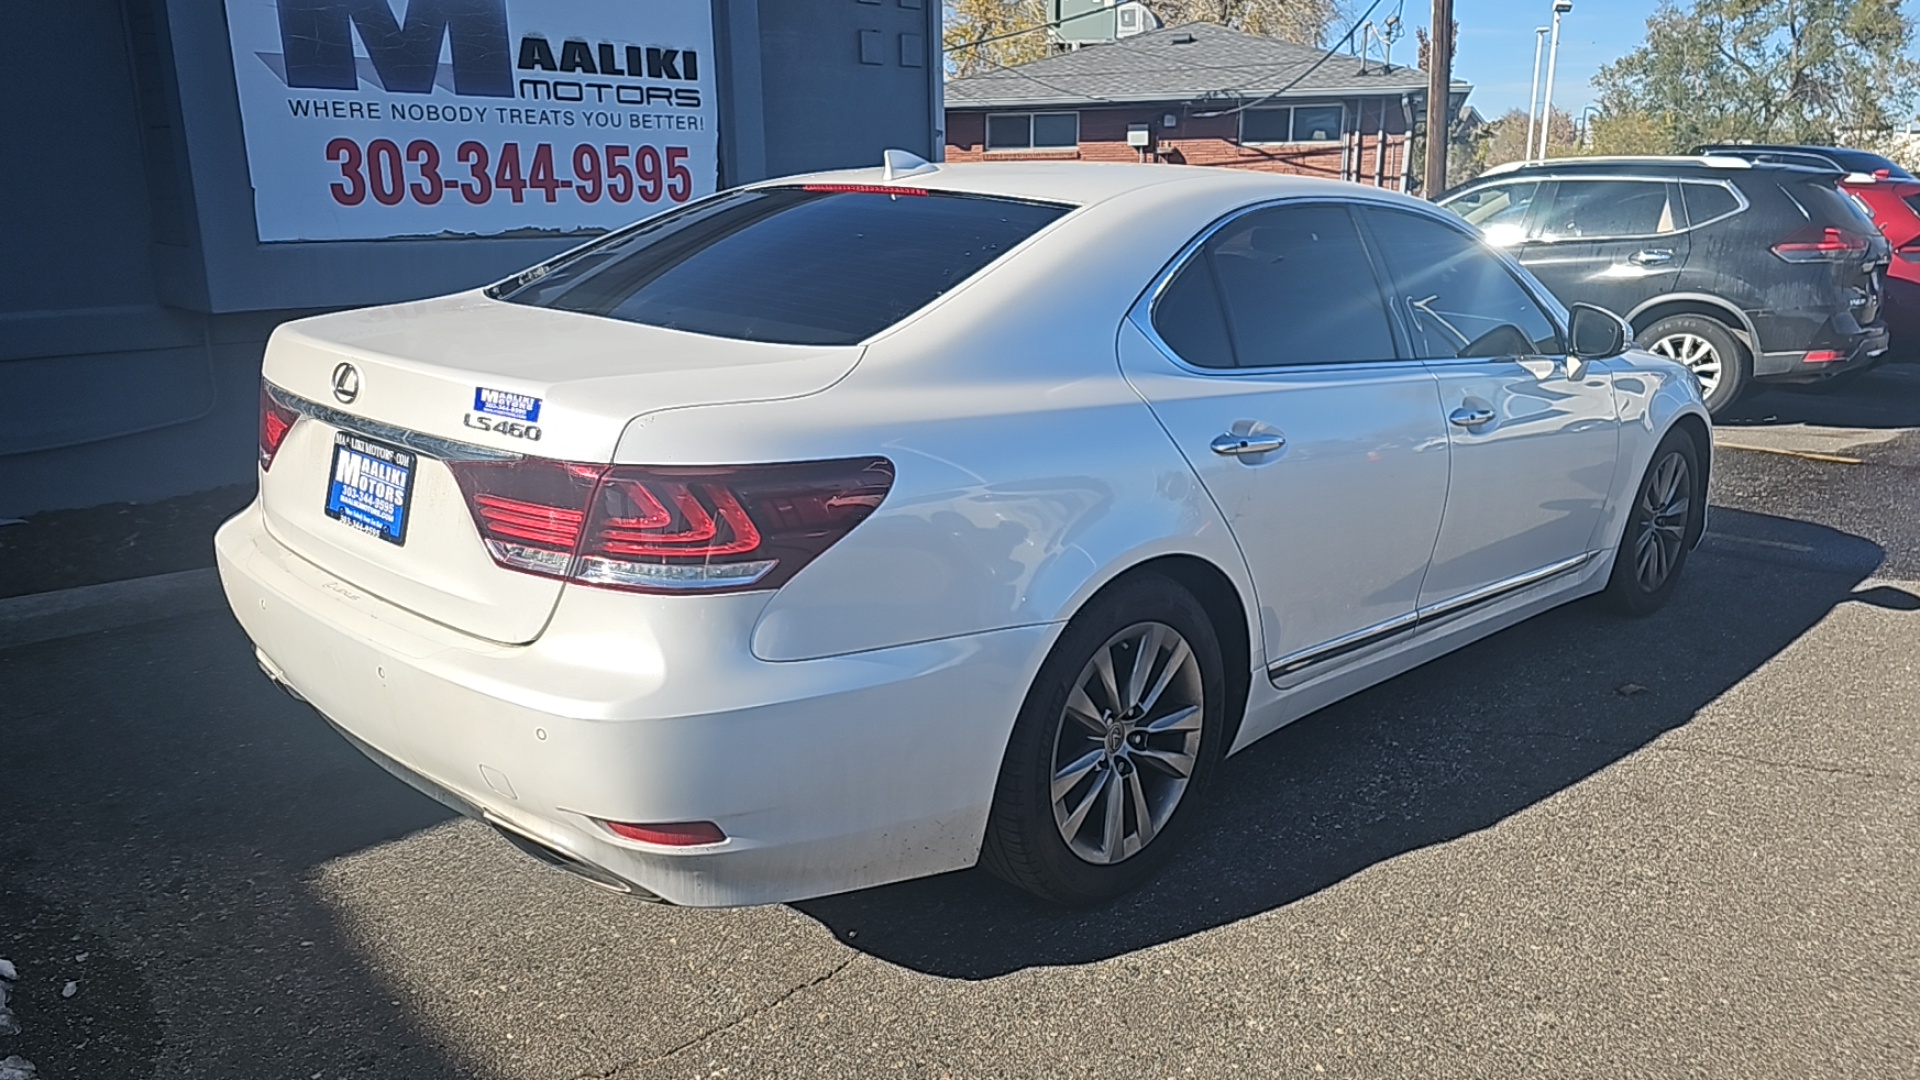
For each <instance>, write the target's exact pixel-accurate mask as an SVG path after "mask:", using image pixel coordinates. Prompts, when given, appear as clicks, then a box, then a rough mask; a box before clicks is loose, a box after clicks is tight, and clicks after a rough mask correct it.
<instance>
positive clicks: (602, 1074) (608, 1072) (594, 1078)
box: [573, 956, 857, 1080]
mask: <svg viewBox="0 0 1920 1080" xmlns="http://www.w3.org/2000/svg"><path fill="white" fill-rule="evenodd" d="M856 959H857V957H853V956H849V957H847V958H846V959H844V960H842V961H840V962H839V963H838V964H835V965H834V966H833V968H832V970H830V971H828V972H826V973H825V974H823V975H818V976H815V977H814V978H812V979H808V980H807V981H806V982H803V983H801V984H799V985H798V986H793V987H790V988H788V989H787V990H786V991H785V992H783V993H782V994H780V996H778V997H776V998H774V999H773V1000H772V1001H769V1002H767V1003H766V1004H765V1005H762V1006H760V1007H759V1008H757V1009H749V1010H748V1011H746V1012H744V1013H742V1014H740V1015H739V1016H736V1017H734V1018H733V1019H731V1020H729V1021H727V1022H726V1023H724V1024H720V1025H717V1026H715V1027H712V1028H708V1029H707V1030H706V1031H703V1032H701V1033H700V1034H698V1035H695V1036H693V1037H692V1038H689V1039H686V1040H685V1041H683V1042H681V1043H679V1044H677V1045H675V1046H674V1047H673V1048H672V1049H670V1050H667V1051H666V1052H665V1053H661V1054H655V1055H653V1056H652V1057H646V1058H630V1059H628V1060H626V1061H622V1062H618V1063H616V1064H613V1065H609V1066H608V1067H606V1068H605V1069H598V1070H595V1071H593V1072H586V1073H580V1074H578V1075H576V1076H575V1077H574V1078H573V1080H613V1078H614V1077H616V1076H618V1075H619V1074H621V1073H623V1072H626V1071H627V1070H628V1069H632V1068H635V1067H639V1066H646V1065H655V1064H658V1063H660V1062H663V1061H671V1060H672V1059H674V1058H676V1057H679V1056H680V1055H681V1054H684V1053H686V1052H687V1051H689V1050H692V1049H694V1048H695V1047H697V1046H699V1045H701V1044H702V1043H705V1042H707V1041H708V1040H710V1039H713V1038H716V1037H718V1036H721V1035H724V1034H726V1033H727V1032H729V1031H732V1030H733V1029H734V1028H737V1027H739V1026H740V1025H742V1024H744V1023H746V1022H747V1021H749V1020H754V1019H757V1018H759V1017H762V1016H765V1015H767V1014H768V1013H771V1012H773V1011H774V1010H775V1009H778V1008H779V1007H780V1006H782V1005H785V1004H786V1003H787V1001H788V1000H789V999H791V998H793V997H794V996H796V995H798V994H801V993H803V992H805V991H808V990H812V989H814V988H815V987H818V986H823V985H825V984H826V983H827V982H829V981H831V980H832V979H833V978H834V977H835V976H837V975H839V974H840V973H841V972H843V971H845V970H847V968H848V967H850V966H852V964H853V962H854V960H856Z"/></svg>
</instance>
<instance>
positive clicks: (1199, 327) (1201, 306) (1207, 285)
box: [1153, 255, 1233, 368]
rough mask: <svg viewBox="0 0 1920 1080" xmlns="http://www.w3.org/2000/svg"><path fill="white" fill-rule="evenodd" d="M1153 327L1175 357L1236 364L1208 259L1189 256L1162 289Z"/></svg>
mask: <svg viewBox="0 0 1920 1080" xmlns="http://www.w3.org/2000/svg"><path fill="white" fill-rule="evenodd" d="M1153 328H1154V330H1156V331H1158V332H1159V334H1160V340H1162V341H1164V342H1166V343H1167V347H1168V348H1170V349H1172V350H1173V351H1174V354H1175V355H1176V356H1178V357H1180V359H1182V360H1185V361H1186V362H1187V363H1189V364H1192V365H1194V366H1195V367H1208V368H1230V367H1232V366H1233V343H1232V342H1231V341H1229V340H1228V339H1227V318H1226V313H1225V312H1224V311H1223V310H1221V307H1220V294H1219V292H1218V291H1217V290H1215V289H1214V287H1213V271H1212V270H1211V269H1209V268H1208V266H1207V260H1206V259H1205V258H1202V257H1200V256H1198V255H1196V256H1195V257H1194V258H1191V259H1188V260H1187V264H1186V265H1185V266H1182V267H1181V268H1180V271H1179V272H1178V273H1176V274H1174V275H1173V279H1172V280H1171V281H1168V282H1167V285H1166V288H1164V289H1162V290H1161V291H1160V297H1159V299H1157V300H1155V301H1154V304H1153Z"/></svg>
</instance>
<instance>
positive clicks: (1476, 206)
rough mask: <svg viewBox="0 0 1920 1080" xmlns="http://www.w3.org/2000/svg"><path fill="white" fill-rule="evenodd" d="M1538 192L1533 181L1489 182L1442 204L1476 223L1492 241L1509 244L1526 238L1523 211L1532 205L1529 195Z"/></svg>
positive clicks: (1531, 196) (1525, 214)
mask: <svg viewBox="0 0 1920 1080" xmlns="http://www.w3.org/2000/svg"><path fill="white" fill-rule="evenodd" d="M1539 191H1540V183H1539V181H1537V180H1522V181H1516V182H1514V183H1511V184H1491V185H1488V186H1487V187H1483V188H1478V189H1476V190H1474V191H1469V192H1467V193H1466V194H1464V195H1461V196H1459V197H1457V198H1454V199H1449V200H1448V201H1447V203H1446V207H1447V209H1449V210H1451V211H1453V212H1454V213H1456V214H1459V215H1460V216H1461V217H1463V218H1465V219H1467V221H1469V222H1471V223H1472V224H1474V225H1478V226H1480V231H1481V232H1483V233H1485V234H1486V236H1487V239H1488V240H1490V241H1492V242H1493V243H1496V244H1512V243H1517V242H1519V241H1520V240H1523V239H1525V238H1526V235H1527V233H1526V229H1527V211H1528V210H1531V209H1532V208H1533V197H1534V196H1535V195H1536V194H1538V193H1539Z"/></svg>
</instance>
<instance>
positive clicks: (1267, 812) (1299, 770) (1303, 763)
mask: <svg viewBox="0 0 1920 1080" xmlns="http://www.w3.org/2000/svg"><path fill="white" fill-rule="evenodd" d="M1712 520H1713V531H1712V533H1711V534H1710V535H1709V538H1708V541H1707V543H1706V544H1705V545H1703V547H1702V548H1701V549H1700V550H1699V551H1698V552H1696V554H1695V558H1694V560H1693V561H1692V562H1691V563H1690V564H1689V566H1688V570H1687V574H1688V577H1687V578H1686V579H1685V580H1684V581H1683V583H1682V586H1681V589H1680V591H1679V593H1678V594H1677V595H1676V597H1675V599H1674V601H1673V602H1672V603H1671V604H1670V605H1669V606H1668V607H1667V608H1666V609H1665V610H1664V611H1662V612H1661V613H1659V614H1657V615H1655V616H1653V617H1651V618H1648V619H1642V620H1635V619H1627V618H1622V617H1618V616H1614V615H1611V614H1608V613H1606V612H1604V611H1602V610H1600V609H1599V608H1597V607H1596V606H1595V605H1593V604H1592V603H1590V602H1581V603H1576V604H1572V605H1569V606H1567V607H1563V608H1560V609H1558V610H1556V611H1553V612H1550V613H1548V614H1546V615H1543V616H1540V617H1538V618H1536V619H1533V620H1530V621H1528V622H1527V623H1525V624H1522V625H1521V626H1518V627H1515V628H1512V629H1509V630H1506V631H1504V632H1502V633H1500V634H1497V635H1495V636H1493V637H1491V638H1488V639H1486V640H1484V641H1481V642H1479V643H1477V644H1475V645H1473V646H1470V647H1469V648H1467V649H1464V650H1462V651H1460V652H1457V653H1454V654H1452V655H1450V656H1447V657H1443V658H1441V659H1439V660H1436V661H1434V662H1433V663H1430V664H1427V665H1425V666H1424V667H1421V668H1419V669H1416V670H1414V671H1412V672H1409V673H1407V674H1405V675H1402V676H1400V677H1399V678H1397V679H1394V680H1392V681H1390V682H1388V683H1385V684H1383V685H1381V686H1379V687H1376V688H1374V689H1372V690H1369V691H1367V692H1365V693H1362V694H1360V695H1357V696H1355V697H1353V698H1349V699H1347V700H1345V701H1342V702H1339V703H1337V704H1335V705H1333V706H1330V707H1328V708H1326V709H1323V710H1321V711H1319V712H1317V713H1314V714H1312V715H1310V716H1308V717H1305V718H1303V719H1302V720H1300V721H1298V722H1297V723H1295V724H1293V725H1290V726H1289V727H1287V728H1285V729H1283V730H1281V731H1280V732H1278V733H1276V734H1274V735H1272V736H1270V737H1269V738H1267V739H1265V740H1263V741H1262V742H1260V743H1258V744H1256V745H1254V746H1253V747H1251V748H1249V749H1248V750H1246V751H1244V752H1243V753H1241V754H1239V755H1237V756H1235V757H1233V758H1230V759H1229V760H1228V761H1227V762H1226V763H1225V767H1224V768H1223V769H1222V770H1221V771H1220V772H1219V773H1218V774H1217V780H1216V784H1215V786H1214V788H1213V790H1212V792H1211V793H1210V798H1209V803H1208V805H1207V806H1206V808H1205V812H1204V814H1203V816H1202V818H1201V819H1200V820H1199V821H1198V822H1197V824H1198V825H1199V826H1200V827H1199V828H1198V829H1196V830H1195V831H1194V833H1193V834H1192V839H1191V841H1190V842H1189V845H1188V847H1187V848H1186V850H1185V851H1183V852H1182V853H1181V854H1180V855H1179V856H1177V857H1176V858H1175V859H1174V861H1173V862H1172V863H1171V864H1170V865H1169V866H1168V868H1167V869H1166V871H1165V872H1164V873H1162V874H1161V875H1160V876H1159V877H1158V878H1156V879H1155V880H1154V881H1153V882H1151V883H1149V884H1148V885H1147V886H1146V887H1144V888H1142V889H1141V890H1139V891H1138V892H1136V893H1134V894H1132V895H1130V896H1127V897H1123V898H1121V899H1120V900H1119V901H1117V902H1115V903H1113V904H1111V905H1109V906H1106V907H1103V908H1098V909H1094V910H1086V911H1066V910H1062V909H1058V908H1052V907H1049V906H1047V905H1044V904H1042V903H1040V902H1038V901H1035V900H1032V899H1031V898H1029V897H1027V896H1026V895H1025V894H1024V893H1020V892H1017V891H1015V890H1014V889H1012V888H1010V887H1008V886H1005V885H1002V884H1001V883H999V882H998V881H996V880H995V879H993V878H992V877H990V876H989V875H987V874H986V873H985V872H984V871H979V870H972V871H963V872H959V873H954V874H947V875H943V876H940V877H937V878H930V879H925V880H920V881H911V882H905V883H901V884H898V885H891V886H885V887H882V888H876V889H869V890H865V891H861V892H857V893H850V894H845V895H841V896H834V897H828V898H824V899H820V900H813V901H807V902H802V903H799V904H796V905H794V906H795V907H796V908H797V909H798V910H800V911H802V912H804V913H806V914H807V915H809V916H811V917H813V918H814V919H817V920H818V921H819V922H821V923H822V924H824V925H825V926H827V927H828V928H829V929H831V930H832V931H833V932H834V934H835V935H836V936H837V937H838V938H839V939H840V940H841V941H843V942H844V943H846V944H847V945H848V946H849V947H851V948H855V949H858V950H860V951H862V952H865V953H868V954H870V955H872V956H875V957H878V958H880V959H882V960H886V961H888V962H891V963H894V964H899V965H901V966H904V967H907V968H910V969H913V970H916V971H921V972H925V973H928V974H932V975H937V976H942V977H948V978H958V979H985V978H992V977H995V976H999V975H1004V974H1008V973H1010V972H1014V971H1017V970H1020V969H1024V968H1030V967H1038V966H1047V965H1070V964H1084V963H1089V962H1093V961H1098V960H1104V959H1107V958H1110V957H1114V956H1119V955H1122V954H1125V953H1129V952H1132V951H1135V950H1139V949H1145V948H1148V947H1150V946H1153V945H1158V944H1161V943H1164V942H1168V941H1172V940H1175V939H1178V938H1182V937H1186V936H1188V935H1191V934H1196V933H1200V932H1202V931H1205V930H1208V929H1211V928H1213V927H1217V926H1221V925H1223V924H1227V923H1230V922H1233V921H1236V920H1239V919H1244V918H1247V917H1249V916H1253V915H1257V914H1259V913H1261V912H1265V911H1269V910H1271V909H1274V908H1278V907H1282V906H1285V905H1287V904H1291V903H1293V902H1294V901H1296V900H1299V899H1301V898H1303V897H1308V896H1311V895H1313V894H1315V893H1317V892H1319V891H1320V890H1322V889H1326V888H1328V887H1329V886H1331V885H1334V884H1335V883H1337V882H1340V881H1342V880H1344V879H1346V878H1348V877H1350V876H1352V875H1354V874H1356V873H1359V872H1360V871H1362V870H1365V869H1366V868H1368V867H1370V866H1373V865H1375V864H1377V863H1380V862H1383V861H1386V860H1389V859H1393V858H1395V857H1397V856H1400V855H1403V854H1406V853H1408V852H1412V851H1416V850H1419V849H1421V848H1424V847H1427V846H1430V845H1434V844H1442V843H1445V842H1447V841H1449V840H1454V839H1456V838H1459V837H1462V836H1466V835H1468V834H1470V833H1473V832H1476V831H1479V830H1482V829H1486V828H1489V827H1491V826H1493V825H1496V824H1497V823H1499V822H1500V821H1502V820H1503V819H1505V818H1507V817H1509V816H1511V815H1513V814H1517V813H1520V812H1523V811H1525V810H1526V809H1527V808H1529V807H1531V806H1533V805H1535V804H1536V803H1539V802H1540V801H1541V800H1543V799H1546V798H1547V797H1549V796H1551V795H1553V794H1554V793H1556V792H1559V791H1561V790H1563V789H1566V788H1568V787H1570V786H1572V785H1574V784H1578V783H1579V782H1580V781H1581V780H1583V779H1584V778H1586V777H1588V776H1591V775H1593V774H1594V773H1596V772H1599V771H1600V770H1602V769H1605V768H1607V767H1608V766H1609V765H1612V764H1613V763H1614V762H1616V761H1619V760H1621V759H1622V758H1625V757H1627V756H1628V755H1630V754H1633V753H1634V752H1635V751H1637V750H1639V749H1640V748H1642V747H1644V746H1646V745H1647V744H1648V743H1650V742H1652V741H1653V740H1655V739H1657V738H1659V737H1660V736H1661V735H1662V734H1664V733H1665V732H1668V731H1671V730H1673V729H1675V728H1678V727H1681V726H1682V725H1684V724H1686V723H1687V722H1688V721H1689V720H1690V719H1691V718H1692V717H1693V716H1694V714H1695V713H1696V712H1697V711H1698V710H1700V709H1701V708H1702V707H1703V706H1704V705H1706V704H1707V703H1708V702H1710V701H1712V700H1714V699H1715V698H1717V697H1719V696H1720V695H1721V694H1723V693H1725V692H1726V691H1727V690H1728V689H1730V688H1731V687H1733V686H1735V685H1736V684H1738V683H1739V682H1740V681H1741V680H1742V679H1744V678H1745V677H1746V676H1747V675H1748V674H1749V673H1751V672H1753V671H1754V670H1755V669H1756V668H1758V667H1759V666H1760V665H1762V664H1764V663H1765V662H1766V661H1767V660H1768V659H1769V658H1771V657H1772V656H1774V655H1775V654H1776V653H1778V652H1780V651H1781V650H1782V649H1784V648H1786V647H1787V646H1788V645H1790V644H1792V643H1793V642H1794V640H1795V639H1797V638H1798V637H1800V636H1801V635H1802V634H1803V633H1805V632H1806V631H1807V630H1808V629H1809V628H1810V627H1812V626H1813V625H1814V624H1815V623H1817V622H1818V621H1820V620H1821V619H1822V618H1823V617H1824V616H1825V615H1826V614H1827V613H1828V612H1829V611H1830V610H1832V609H1833V608H1834V607H1835V606H1836V605H1839V604H1842V603H1849V602H1862V603H1872V604H1876V605H1879V606H1885V607H1895V608H1901V609H1906V608H1909V607H1911V606H1920V598H1916V597H1914V596H1912V595H1911V594H1909V593H1907V592H1905V591H1904V590H1901V589H1898V588H1894V587H1891V586H1885V585H1880V586H1875V587H1871V588H1867V589H1864V590H1862V589H1860V583H1861V582H1862V581H1863V579H1865V578H1866V577H1867V576H1868V575H1869V574H1871V573H1872V572H1873V570H1874V568H1875V567H1877V566H1878V565H1879V563H1880V554H1881V549H1880V548H1879V547H1878V545H1875V544H1873V543H1872V542H1870V541H1866V540H1863V539H1861V538H1859V537H1856V536H1851V535H1849V534H1845V533H1841V532H1837V531H1835V530H1832V529H1828V528H1826V527H1824V526H1818V525H1812V524H1809V523H1806V522H1799V521H1788V520H1785V519H1779V518H1773V517H1770V516H1768V515H1762V514H1751V513H1743V512H1740V511H1734V510H1725V509H1716V510H1715V511H1714V515H1713V519H1712Z"/></svg>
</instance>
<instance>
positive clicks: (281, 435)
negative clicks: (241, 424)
mask: <svg viewBox="0 0 1920 1080" xmlns="http://www.w3.org/2000/svg"><path fill="white" fill-rule="evenodd" d="M298 419H300V414H299V413H297V412H294V411H293V410H292V409H289V408H287V407H286V406H285V405H282V404H280V403H279V402H277V401H275V400H273V392H272V391H271V390H268V389H267V384H266V381H265V380H262V381H261V383H260V471H261V472H266V471H267V470H268V469H271V468H273V457H274V455H275V454H278V453H279V452H280V446H281V444H283V443H285V442H286V441H287V432H289V431H292V430H293V422H294V421H295V420H298Z"/></svg>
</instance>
